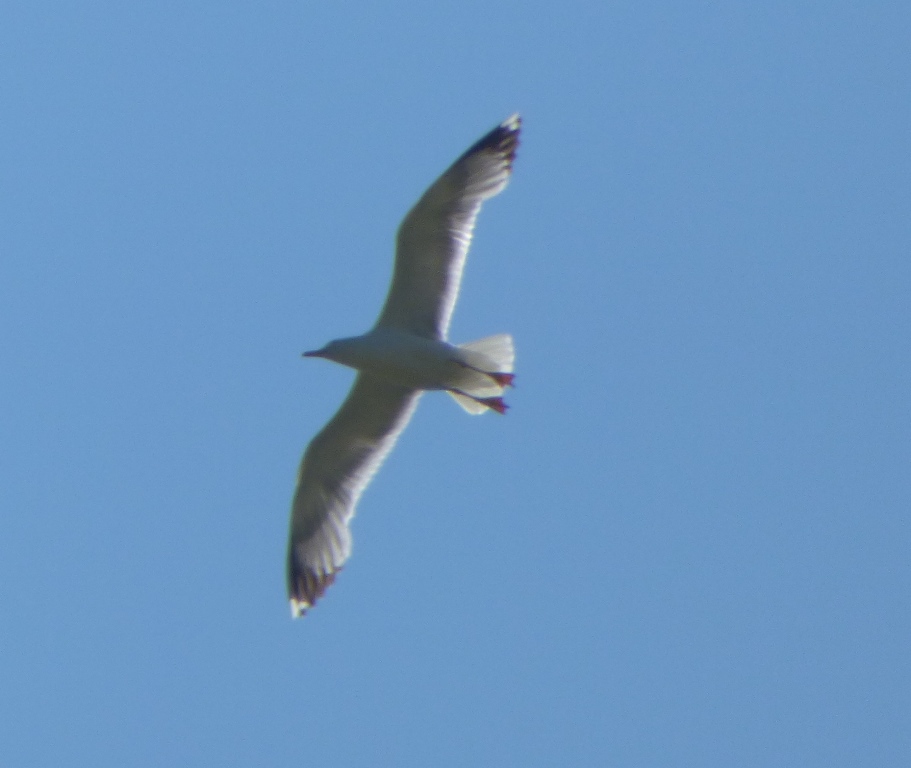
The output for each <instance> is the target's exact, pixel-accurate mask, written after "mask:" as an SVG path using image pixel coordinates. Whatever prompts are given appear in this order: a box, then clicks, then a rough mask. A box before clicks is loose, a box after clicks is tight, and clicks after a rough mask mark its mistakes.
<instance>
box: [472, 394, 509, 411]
mask: <svg viewBox="0 0 911 768" xmlns="http://www.w3.org/2000/svg"><path fill="white" fill-rule="evenodd" d="M477 401H478V402H479V403H481V404H483V405H486V406H487V407H488V408H490V410H492V411H496V412H497V413H506V409H507V408H509V406H508V405H506V403H504V402H503V398H502V397H479V398H477Z"/></svg>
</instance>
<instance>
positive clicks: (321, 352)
mask: <svg viewBox="0 0 911 768" xmlns="http://www.w3.org/2000/svg"><path fill="white" fill-rule="evenodd" d="M325 356H326V350H324V349H315V350H313V352H304V354H303V355H301V357H325Z"/></svg>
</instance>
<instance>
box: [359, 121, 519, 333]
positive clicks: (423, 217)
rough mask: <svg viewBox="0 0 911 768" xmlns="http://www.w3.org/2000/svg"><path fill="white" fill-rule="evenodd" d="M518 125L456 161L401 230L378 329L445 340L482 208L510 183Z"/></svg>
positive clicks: (503, 127)
mask: <svg viewBox="0 0 911 768" xmlns="http://www.w3.org/2000/svg"><path fill="white" fill-rule="evenodd" d="M520 125H521V121H520V119H519V116H518V115H513V116H512V117H510V118H509V119H507V120H506V121H504V122H503V123H501V124H500V125H498V126H497V127H496V128H494V129H493V130H492V131H491V132H490V133H488V134H487V135H486V136H485V137H484V138H482V139H481V140H480V141H478V142H477V143H476V144H475V145H474V146H473V147H471V149H469V150H468V151H467V152H466V153H465V154H464V155H462V156H461V157H460V158H459V159H458V160H456V161H455V162H454V163H453V164H452V166H450V168H449V170H447V171H446V172H445V173H444V174H443V175H442V176H440V178H439V179H437V180H436V181H435V182H434V183H433V185H432V186H431V187H430V189H428V190H427V191H426V192H425V193H424V195H423V196H422V197H421V199H420V200H418V202H417V204H416V205H415V206H414V208H412V209H411V210H410V211H409V212H408V215H407V216H406V217H405V219H404V220H403V221H402V224H401V226H400V227H399V232H398V239H397V243H396V255H395V270H394V272H393V275H392V285H391V287H390V288H389V295H388V296H387V297H386V304H385V305H384V306H383V311H382V312H381V313H380V316H379V319H378V320H377V323H376V324H377V327H382V326H386V327H393V328H401V329H403V330H407V331H410V332H412V333H416V334H419V335H421V336H424V337H427V338H432V339H445V338H446V332H447V330H448V328H449V319H450V317H451V316H452V310H453V307H454V306H455V302H456V297H457V296H458V294H459V282H460V281H461V279H462V267H463V265H464V264H465V256H466V255H467V253H468V246H469V245H470V244H471V234H472V231H473V230H474V223H475V219H476V218H477V216H478V211H479V210H481V203H482V202H484V200H486V199H487V198H488V197H493V196H494V195H496V194H498V193H499V192H501V191H502V190H503V188H504V187H505V186H506V183H507V181H509V174H510V171H511V170H512V161H513V159H514V158H515V154H516V147H517V146H518V145H519V128H520Z"/></svg>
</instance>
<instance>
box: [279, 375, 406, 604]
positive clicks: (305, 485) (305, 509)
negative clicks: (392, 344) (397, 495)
mask: <svg viewBox="0 0 911 768" xmlns="http://www.w3.org/2000/svg"><path fill="white" fill-rule="evenodd" d="M419 396H420V393H419V392H418V391H416V390H413V389H407V388H405V387H399V386H396V385H394V384H387V383H386V382H385V381H382V380H380V379H377V378H375V377H373V376H370V375H368V374H363V373H361V374H359V375H358V377H357V379H356V380H355V382H354V386H353V387H352V388H351V392H350V393H349V394H348V397H347V398H346V399H345V402H344V403H342V406H341V408H339V410H338V412H337V413H336V414H335V416H333V417H332V419H331V420H330V421H329V423H328V424H326V426H325V427H323V429H322V431H321V432H320V433H319V434H318V435H317V436H316V437H314V438H313V440H312V441H311V442H310V445H309V446H307V450H306V451H305V452H304V458H303V460H302V461H301V466H300V472H299V474H298V482H297V490H296V491H295V494H294V501H293V503H292V505H291V531H290V536H289V542H288V596H289V598H290V600H291V612H292V614H293V615H294V616H301V615H303V614H304V613H305V612H306V611H307V609H308V608H310V607H311V606H312V605H313V604H314V603H315V602H316V601H317V599H319V597H320V596H321V595H322V594H323V592H324V591H325V590H326V588H327V587H328V586H329V585H330V584H331V583H332V582H333V581H334V580H335V575H336V573H337V572H338V571H339V570H340V569H341V567H342V565H343V564H344V563H345V561H346V560H347V559H348V556H349V555H350V553H351V533H350V531H349V528H348V523H349V521H350V520H351V518H352V517H353V516H354V509H355V506H356V504H357V500H358V498H359V497H360V495H361V493H362V492H363V490H364V488H365V487H366V486H367V484H368V483H369V482H370V478H371V477H373V475H374V474H375V473H376V471H377V470H378V469H379V467H380V465H381V464H382V463H383V459H385V458H386V455H387V454H388V453H389V451H390V450H391V449H392V446H393V445H394V444H395V441H396V439H397V438H398V436H399V433H400V432H401V431H402V430H403V429H404V428H405V425H406V424H407V423H408V420H409V419H410V418H411V414H412V412H413V411H414V408H415V405H417V401H418V397H419Z"/></svg>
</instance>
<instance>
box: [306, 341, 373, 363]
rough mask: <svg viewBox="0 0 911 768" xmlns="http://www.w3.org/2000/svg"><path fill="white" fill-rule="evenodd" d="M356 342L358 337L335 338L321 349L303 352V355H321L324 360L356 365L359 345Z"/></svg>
mask: <svg viewBox="0 0 911 768" xmlns="http://www.w3.org/2000/svg"><path fill="white" fill-rule="evenodd" d="M358 342H359V339H358V338H352V339H336V340H335V341H330V342H329V343H328V344H327V345H326V346H325V347H323V348H322V349H315V350H313V351H312V352H304V354H303V356H304V357H322V358H323V359H324V360H332V361H333V362H335V363H341V364H342V365H350V366H352V367H357V366H356V365H354V363H355V361H356V360H357V358H358V355H357V350H358V349H359V347H360V346H361V345H360V344H359V343H358Z"/></svg>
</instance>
